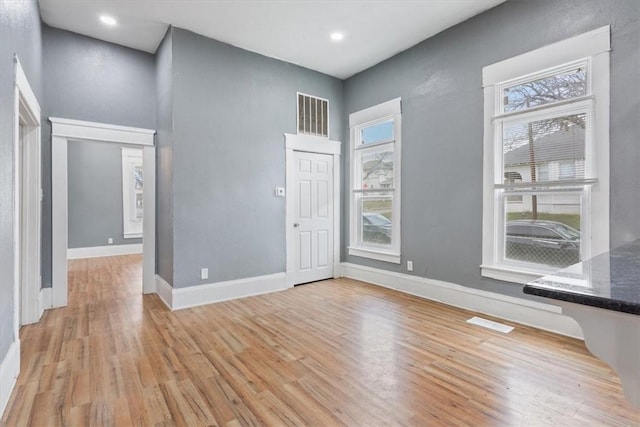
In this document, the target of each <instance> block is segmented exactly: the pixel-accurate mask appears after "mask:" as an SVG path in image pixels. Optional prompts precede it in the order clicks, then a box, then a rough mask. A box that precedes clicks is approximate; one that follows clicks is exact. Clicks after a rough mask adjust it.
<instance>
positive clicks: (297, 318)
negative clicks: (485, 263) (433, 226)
mask: <svg viewBox="0 0 640 427" xmlns="http://www.w3.org/2000/svg"><path fill="white" fill-rule="evenodd" d="M141 262H142V258H141V257H140V256H139V255H126V256H116V257H108V258H96V259H84V260H72V261H70V262H69V292H70V293H69V306H68V307H65V308H62V309H55V310H47V311H46V312H45V314H44V315H43V318H42V320H41V321H40V322H39V323H37V324H34V325H28V326H25V327H23V328H22V329H21V331H20V335H21V345H22V348H21V351H22V354H21V366H22V373H21V374H20V376H19V378H18V382H17V385H16V388H15V390H14V392H13V394H12V396H11V398H10V401H9V405H8V407H7V410H6V412H5V414H4V416H3V418H2V420H1V421H0V424H2V425H3V426H8V427H14V426H19V427H22V426H36V427H40V426H48V425H52V426H66V425H68V426H228V427H238V426H263V425H267V426H301V425H309V426H332V427H333V426H341V425H345V426H383V425H384V426H389V425H392V426H430V427H431V426H452V425H455V426H535V427H538V426H563V427H564V426H584V425H589V426H640V411H639V410H637V409H634V408H632V407H631V406H630V405H629V404H628V403H627V402H626V401H625V400H624V398H623V396H622V393H621V387H620V381H619V379H618V377H617V376H616V375H615V373H614V372H613V371H612V370H611V369H610V368H609V367H608V366H607V365H605V364H604V363H602V362H601V361H599V360H598V359H596V358H595V357H593V356H592V355H591V354H590V353H589V352H588V351H587V350H586V348H585V346H584V343H583V342H581V341H578V340H574V339H570V338H566V337H561V336H558V335H554V334H552V333H548V332H544V331H540V330H536V329H534V328H530V327H526V326H522V325H518V324H513V323H510V322H506V321H503V320H500V319H493V318H491V317H489V318H490V319H491V320H496V321H499V322H501V323H505V324H508V325H510V326H514V327H515V328H516V329H515V330H514V331H513V332H511V333H510V334H506V335H505V334H501V333H498V332H495V331H491V330H487V329H484V328H480V327H477V326H474V325H469V324H467V323H466V320H467V319H468V318H470V317H472V316H473V315H476V314H477V313H472V312H469V311H465V310H461V309H457V308H454V307H450V306H445V305H442V304H438V303H435V302H431V301H426V300H423V299H420V298H417V297H413V296H411V295H406V294H401V293H398V292H395V291H392V290H389V289H384V288H379V287H375V286H372V285H368V284H365V283H362V282H358V281H355V280H350V279H340V280H329V281H324V282H318V283H313V284H309V285H305V286H300V287H296V288H293V289H290V290H287V291H284V292H278V293H273V294H267V295H261V296H257V297H250V298H244V299H240V300H234V301H227V302H223V303H218V304H214V305H209V306H202V307H195V308H191V309H185V310H181V311H177V312H171V311H169V310H168V309H167V308H166V307H165V306H164V304H163V303H162V302H161V301H160V300H159V298H158V297H157V296H156V295H145V296H143V295H142V294H141V291H142V286H141V283H142V269H141ZM483 317H488V316H484V315H483Z"/></svg>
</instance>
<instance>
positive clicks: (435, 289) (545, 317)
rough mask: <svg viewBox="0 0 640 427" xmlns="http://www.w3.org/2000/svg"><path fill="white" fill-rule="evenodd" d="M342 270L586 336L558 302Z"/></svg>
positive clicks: (356, 267)
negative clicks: (544, 302) (547, 302)
mask: <svg viewBox="0 0 640 427" xmlns="http://www.w3.org/2000/svg"><path fill="white" fill-rule="evenodd" d="M341 271H342V275H343V277H348V278H350V279H356V280H362V281H363V282H369V283H372V284H375V285H379V286H383V287H385V288H390V289H395V290H397V291H400V292H404V293H407V294H411V295H416V296H419V297H422V298H426V299H429V300H433V301H438V302H442V303H444V304H447V305H451V306H454V307H459V308H464V309H467V310H472V311H477V312H480V313H484V314H488V315H490V316H494V317H499V318H501V319H506V320H510V321H513V322H516V323H521V324H523V325H528V326H533V327H534V328H538V329H543V330H546V331H550V332H555V333H557V334H561V335H566V336H570V337H574V338H579V339H582V338H583V335H582V329H580V326H579V325H578V324H577V323H576V322H575V321H574V320H573V319H571V318H569V317H567V316H565V315H563V314H562V308H561V307H558V306H555V305H551V304H543V303H539V302H535V301H530V300H526V299H522V298H515V297H510V296H505V295H501V294H496V293H493V292H488V291H483V290H480V289H473V288H468V287H466V286H461V285H456V284H454V283H449V282H443V281H440V280H432V279H426V278H423V277H417V276H411V275H408V274H402V273H396V272H391V271H386V270H381V269H378V268H371V267H366V266H361V265H357V264H352V263H346V262H343V263H342V266H341Z"/></svg>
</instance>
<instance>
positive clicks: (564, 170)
mask: <svg viewBox="0 0 640 427" xmlns="http://www.w3.org/2000/svg"><path fill="white" fill-rule="evenodd" d="M575 177H576V164H575V163H574V162H572V161H569V162H560V174H559V178H560V179H572V178H575Z"/></svg>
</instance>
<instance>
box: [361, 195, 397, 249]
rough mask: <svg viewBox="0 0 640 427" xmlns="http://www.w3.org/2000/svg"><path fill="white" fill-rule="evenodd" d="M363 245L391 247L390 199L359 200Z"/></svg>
mask: <svg viewBox="0 0 640 427" xmlns="http://www.w3.org/2000/svg"><path fill="white" fill-rule="evenodd" d="M360 201H361V212H362V226H361V227H362V228H361V230H360V231H361V236H362V238H361V240H362V242H363V243H368V244H374V245H391V233H392V227H391V212H392V204H393V199H392V198H391V197H366V198H361V199H360Z"/></svg>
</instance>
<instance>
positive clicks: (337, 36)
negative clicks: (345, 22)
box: [331, 31, 344, 42]
mask: <svg viewBox="0 0 640 427" xmlns="http://www.w3.org/2000/svg"><path fill="white" fill-rule="evenodd" d="M343 38H344V34H342V33H340V32H337V31H336V32H335V33H331V40H333V41H334V42H339V41H341V40H342V39H343Z"/></svg>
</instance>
